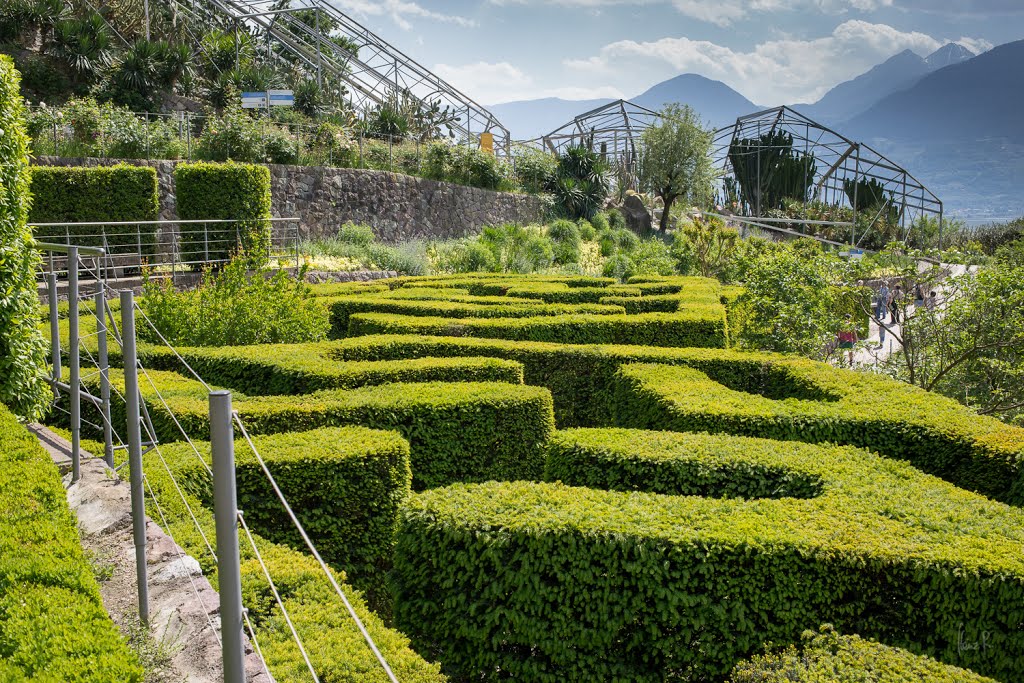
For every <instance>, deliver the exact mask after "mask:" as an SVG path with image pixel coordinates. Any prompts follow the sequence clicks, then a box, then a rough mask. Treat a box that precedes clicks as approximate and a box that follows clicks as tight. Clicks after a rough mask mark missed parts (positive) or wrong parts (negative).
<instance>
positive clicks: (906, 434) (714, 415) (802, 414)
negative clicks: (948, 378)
mask: <svg viewBox="0 0 1024 683" xmlns="http://www.w3.org/2000/svg"><path fill="white" fill-rule="evenodd" d="M773 364H774V365H775V366H776V367H775V370H776V372H778V371H781V373H779V375H777V376H776V378H775V379H774V380H773V382H774V385H768V387H767V388H766V387H758V386H757V383H756V380H755V381H753V382H751V380H753V379H754V378H742V376H737V375H735V374H733V373H728V374H726V373H722V372H721V371H720V370H719V371H717V372H716V371H715V370H717V369H707V370H706V369H705V368H701V369H697V368H695V367H670V368H669V367H665V366H663V365H658V364H637V365H624V366H622V367H621V368H620V370H619V372H618V379H617V382H616V389H615V391H614V399H613V401H614V404H615V408H614V410H615V414H616V424H619V425H622V426H629V427H637V428H657V429H671V430H673V431H708V432H726V433H731V434H749V435H756V436H764V437H769V438H774V439H783V440H793V441H806V442H811V443H820V442H826V441H827V442H834V443H845V444H851V445H856V446H862V447H864V448H870V449H872V450H875V451H878V452H880V453H884V454H885V455H888V456H890V457H893V458H899V459H903V460H908V461H910V462H911V463H913V464H914V465H915V466H916V467H918V468H920V469H921V470H923V471H925V472H928V473H930V474H934V475H936V476H939V477H942V478H943V479H945V480H947V481H950V482H953V483H954V484H956V485H957V486H960V487H962V488H964V489H967V490H971V491H977V492H980V493H983V494H985V495H987V496H990V497H992V498H995V499H997V500H1003V501H1006V502H1009V503H1012V504H1018V505H1019V504H1022V503H1024V476H1022V472H1021V468H1020V454H1021V453H1022V452H1024V432H1020V431H1018V430H1014V428H1012V427H1009V426H1007V425H1002V424H1001V423H999V422H998V421H996V420H995V419H993V418H982V417H979V416H975V415H971V414H970V413H968V412H966V411H965V410H962V409H960V406H958V405H957V404H956V403H955V402H954V401H952V400H951V399H947V398H944V397H941V396H938V395H934V394H927V393H925V392H920V391H916V390H915V389H914V388H913V387H908V386H905V385H902V384H900V383H897V382H893V381H887V380H884V379H883V378H881V377H878V376H875V375H869V374H867V373H854V372H843V371H841V370H836V369H831V368H828V366H824V365H821V364H817V363H813V362H810V361H808V362H806V363H804V362H800V361H796V360H791V361H787V362H775V363H773ZM709 371H710V374H712V376H713V377H709Z"/></svg>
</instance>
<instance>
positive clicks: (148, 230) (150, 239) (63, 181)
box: [29, 164, 160, 255]
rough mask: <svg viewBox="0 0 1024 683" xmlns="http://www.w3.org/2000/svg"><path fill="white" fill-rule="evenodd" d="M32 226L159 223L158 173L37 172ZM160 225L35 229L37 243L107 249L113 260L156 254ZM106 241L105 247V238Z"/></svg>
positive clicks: (144, 169) (115, 169)
mask: <svg viewBox="0 0 1024 683" xmlns="http://www.w3.org/2000/svg"><path fill="white" fill-rule="evenodd" d="M32 196H33V197H34V201H33V203H32V210H31V212H30V213H29V221H30V222H32V223H78V222H97V221H112V222H113V221H155V220H156V219H157V218H158V217H159V213H160V199H159V195H158V194H157V179H156V169H154V168H151V167H149V166H129V165H127V164H118V165H117V166H97V167H90V168H84V167H71V166H69V167H60V166H34V167H32ZM156 228H157V226H156V225H138V224H136V225H106V226H95V225H94V226H78V227H76V226H65V227H58V228H36V229H35V231H34V232H35V237H36V239H38V240H40V241H42V242H46V241H56V242H60V243H61V244H65V243H67V242H68V240H70V241H71V244H77V245H80V246H92V247H104V248H107V249H108V250H109V252H110V253H113V254H124V253H139V254H144V255H152V254H154V253H155V252H156ZM102 233H105V234H106V235H107V242H106V244H104V242H103V239H102V238H101V237H100V235H101V234H102Z"/></svg>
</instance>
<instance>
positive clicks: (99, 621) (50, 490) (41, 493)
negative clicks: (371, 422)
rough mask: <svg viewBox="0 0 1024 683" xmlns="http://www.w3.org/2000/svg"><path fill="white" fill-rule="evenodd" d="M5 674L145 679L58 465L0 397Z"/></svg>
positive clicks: (0, 614) (0, 617)
mask: <svg viewBox="0 0 1024 683" xmlns="http://www.w3.org/2000/svg"><path fill="white" fill-rule="evenodd" d="M0 674H2V675H3V676H2V677H3V680H5V681H6V680H46V681H50V680H53V681H70V682H78V681H81V682H83V683H84V682H87V681H88V682H96V683H101V682H106V681H136V682H139V683H141V681H142V669H141V668H140V667H139V664H138V660H137V659H136V657H135V655H134V654H133V653H132V652H131V651H130V650H129V649H128V647H127V645H126V644H125V642H124V640H123V639H122V638H121V635H120V634H119V633H118V631H117V628H116V627H115V626H114V624H113V622H111V621H110V617H109V616H108V615H107V612H106V610H105V609H104V608H103V603H102V602H101V601H100V593H99V587H98V586H97V585H96V579H95V578H93V574H92V570H91V569H90V567H89V563H88V561H87V560H86V559H85V555H84V554H83V552H82V547H81V545H80V543H79V540H78V520H76V519H75V516H74V515H73V514H72V513H71V511H70V509H68V504H67V500H66V498H65V496H64V487H63V486H62V485H61V479H60V475H59V473H58V472H57V468H56V466H55V465H54V464H53V461H52V460H51V459H50V456H49V454H48V453H46V451H44V450H43V449H42V447H40V445H39V442H38V441H37V440H36V438H35V437H34V436H32V435H31V434H30V433H29V432H28V431H27V430H26V429H25V428H24V427H23V426H22V425H20V424H19V423H18V421H17V420H16V419H15V418H14V416H13V415H12V414H11V413H10V412H9V411H8V410H7V409H6V408H5V407H3V406H2V405H0Z"/></svg>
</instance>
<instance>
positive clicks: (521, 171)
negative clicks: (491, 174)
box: [514, 148, 558, 194]
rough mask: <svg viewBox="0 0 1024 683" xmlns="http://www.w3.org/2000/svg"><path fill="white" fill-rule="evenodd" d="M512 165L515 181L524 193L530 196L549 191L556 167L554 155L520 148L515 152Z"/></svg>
mask: <svg viewBox="0 0 1024 683" xmlns="http://www.w3.org/2000/svg"><path fill="white" fill-rule="evenodd" d="M514 164H515V169H516V180H517V181H519V186H520V187H522V188H523V190H524V191H526V192H529V193H530V194H540V193H542V192H548V191H549V189H550V187H551V182H552V180H553V179H554V176H555V170H556V168H557V167H558V161H557V160H556V159H555V157H554V155H552V154H550V153H548V152H546V151H544V150H539V149H532V148H520V149H517V150H516V153H515V158H514Z"/></svg>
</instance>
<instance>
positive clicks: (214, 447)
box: [210, 390, 245, 683]
mask: <svg viewBox="0 0 1024 683" xmlns="http://www.w3.org/2000/svg"><path fill="white" fill-rule="evenodd" d="M210 450H211V452H212V454H213V516H214V521H215V523H216V527H217V579H218V591H219V592H220V624H221V639H222V642H223V647H224V651H223V655H224V683H244V682H245V648H244V642H243V635H242V580H241V574H240V560H239V555H238V516H239V515H240V514H241V513H240V512H239V511H238V494H237V491H236V490H235V432H234V427H233V426H232V414H231V392H229V391H224V390H220V391H211V392H210Z"/></svg>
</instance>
